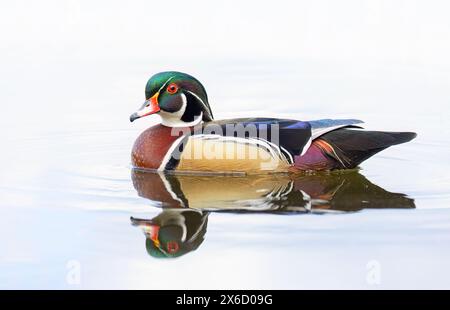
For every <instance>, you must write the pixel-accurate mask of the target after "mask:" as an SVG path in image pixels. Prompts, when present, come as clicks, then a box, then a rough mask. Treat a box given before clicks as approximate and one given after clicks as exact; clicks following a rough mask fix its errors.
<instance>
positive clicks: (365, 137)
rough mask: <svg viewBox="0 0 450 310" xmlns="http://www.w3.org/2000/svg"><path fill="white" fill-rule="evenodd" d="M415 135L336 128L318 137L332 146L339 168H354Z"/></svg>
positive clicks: (412, 133) (333, 155) (411, 133)
mask: <svg viewBox="0 0 450 310" xmlns="http://www.w3.org/2000/svg"><path fill="white" fill-rule="evenodd" d="M416 136H417V134H416V133H414V132H387V131H365V130H357V129H348V128H343V129H338V130H334V131H331V132H329V133H326V134H325V135H323V136H321V137H320V139H322V140H325V141H326V142H328V144H330V145H331V146H332V147H333V151H334V152H333V154H327V155H329V156H331V157H333V158H334V159H336V160H337V161H338V162H339V163H340V165H341V166H342V167H341V168H347V169H348V168H354V167H356V166H358V165H359V164H360V163H362V162H363V161H365V160H366V159H368V158H369V157H371V156H373V155H374V154H376V153H378V152H380V151H382V150H384V149H386V148H388V147H390V146H392V145H396V144H401V143H405V142H408V141H411V140H412V139H414V138H415V137H416Z"/></svg>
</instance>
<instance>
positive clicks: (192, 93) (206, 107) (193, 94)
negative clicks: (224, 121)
mask: <svg viewBox="0 0 450 310" xmlns="http://www.w3.org/2000/svg"><path fill="white" fill-rule="evenodd" d="M186 91H187V92H188V93H190V94H191V95H192V96H194V97H195V98H197V99H198V101H200V102H201V103H202V105H203V107H204V108H205V110H206V111H208V112H209V114H211V111H210V109H209V108H208V106H207V105H206V104H205V103H204V102H203V100H202V98H200V97H199V96H198V95H197V94H196V93H194V92H191V91H190V90H186ZM210 116H212V115H210Z"/></svg>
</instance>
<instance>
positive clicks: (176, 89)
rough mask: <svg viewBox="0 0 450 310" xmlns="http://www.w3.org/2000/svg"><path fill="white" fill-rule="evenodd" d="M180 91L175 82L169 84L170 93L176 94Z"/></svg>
mask: <svg viewBox="0 0 450 310" xmlns="http://www.w3.org/2000/svg"><path fill="white" fill-rule="evenodd" d="M177 91H178V86H177V84H175V83H171V84H169V86H167V92H168V93H169V94H175V93H176V92H177Z"/></svg>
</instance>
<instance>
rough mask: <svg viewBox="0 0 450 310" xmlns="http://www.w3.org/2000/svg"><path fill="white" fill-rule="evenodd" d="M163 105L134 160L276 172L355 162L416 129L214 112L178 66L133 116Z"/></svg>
mask: <svg viewBox="0 0 450 310" xmlns="http://www.w3.org/2000/svg"><path fill="white" fill-rule="evenodd" d="M154 113H158V114H160V115H161V117H162V123H161V124H158V125H155V126H152V127H150V128H148V129H146V130H145V131H144V132H142V133H141V135H140V136H139V137H138V138H137V140H136V142H135V143H134V146H133V149H132V154H131V160H132V165H133V166H134V167H135V168H140V169H146V170H157V171H181V172H185V173H186V172H192V173H244V174H251V173H271V172H295V171H302V170H333V169H351V168H354V167H356V166H357V165H359V164H360V163H361V162H362V161H364V160H365V159H367V158H369V157H371V156H372V155H374V154H376V153H378V152H379V151H381V150H383V149H385V148H387V147H389V146H391V145H395V144H400V143H404V142H407V141H409V140H411V139H413V138H414V137H415V136H416V134H415V133H411V132H382V131H366V130H362V129H361V127H359V126H360V124H361V123H363V122H362V121H360V120H356V119H341V120H335V119H324V120H314V121H300V120H292V119H276V118H239V119H226V120H214V119H213V116H212V112H211V108H210V107H209V103H208V99H207V96H206V91H205V90H204V88H203V86H202V85H201V84H200V82H198V80H196V79H195V78H193V77H191V76H189V75H187V74H184V73H180V72H163V73H159V74H157V75H155V76H153V77H152V78H151V79H150V80H149V82H148V83H147V87H146V101H145V103H144V104H143V106H142V107H141V109H140V110H139V111H138V112H136V113H134V114H133V115H132V116H131V117H130V120H131V121H134V120H135V119H137V118H140V117H143V116H147V115H150V114H154Z"/></svg>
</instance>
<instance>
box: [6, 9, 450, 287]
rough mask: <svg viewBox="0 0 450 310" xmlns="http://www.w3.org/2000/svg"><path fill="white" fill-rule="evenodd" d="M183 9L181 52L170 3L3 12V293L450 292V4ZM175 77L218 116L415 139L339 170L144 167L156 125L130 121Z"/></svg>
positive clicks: (151, 120) (150, 120) (151, 119)
mask: <svg viewBox="0 0 450 310" xmlns="http://www.w3.org/2000/svg"><path fill="white" fill-rule="evenodd" d="M175 2H176V4H173V5H174V6H175V5H178V6H181V7H182V8H184V9H179V10H174V11H176V12H173V14H175V15H173V16H170V21H171V25H172V26H173V27H174V33H177V34H178V39H177V40H174V39H173V38H172V37H171V36H170V35H169V34H170V33H169V34H167V33H160V31H161V28H160V27H154V25H157V24H158V23H164V24H166V23H167V20H169V18H168V16H166V15H164V13H162V12H167V7H166V4H165V3H162V2H159V3H155V2H149V1H136V2H133V3H134V4H130V5H129V6H127V7H124V6H123V5H120V4H118V3H116V4H111V2H108V3H103V4H101V3H100V2H99V3H96V4H93V3H92V2H89V1H85V2H83V1H81V2H78V1H64V2H63V1H54V2H51V1H43V2H39V4H37V3H36V4H31V1H30V2H29V3H27V4H26V3H25V2H20V1H17V2H14V4H13V3H12V2H11V4H7V3H6V2H5V4H2V9H1V10H0V15H1V17H2V18H1V19H0V20H1V23H2V27H0V32H1V34H2V41H1V42H0V44H1V45H2V46H1V49H0V56H1V57H0V64H1V67H2V70H1V72H0V75H1V76H0V87H1V92H0V102H1V103H0V105H1V109H2V112H1V113H0V139H1V140H0V141H2V143H1V148H0V149H1V151H0V162H1V163H2V168H1V172H0V245H1V248H2V250H1V252H0V288H61V289H79V288H148V289H155V288H158V289H163V288H165V289H170V288H173V289H199V288H209V289H214V288H217V289H245V288H249V289H250V288H252V289H262V288H266V289H270V288H277V289H281V288H298V289H313V288H361V289H378V288H447V289H448V288H450V264H449V261H450V161H449V158H450V126H449V124H448V117H449V115H450V114H449V112H450V109H449V98H450V64H449V62H448V54H449V51H450V45H449V44H448V42H450V40H449V38H448V34H449V33H450V32H449V29H450V23H449V20H448V16H447V15H448V14H446V12H448V8H445V6H446V5H444V4H442V5H443V6H444V8H443V7H440V5H437V4H431V3H427V2H424V1H422V2H420V3H419V2H415V1H408V2H404V1H389V3H387V2H386V3H384V2H383V3H384V4H383V3H382V2H380V3H379V4H376V5H375V4H374V3H376V2H375V1H347V2H348V3H347V4H348V5H342V3H341V2H340V3H339V4H337V3H335V2H334V1H328V2H327V1H302V2H301V4H299V7H298V8H297V9H292V10H288V11H287V10H286V7H291V5H292V2H290V3H289V4H287V3H284V2H283V1H281V2H283V3H281V2H280V4H279V6H277V7H276V8H275V7H270V6H269V5H262V4H261V3H260V2H258V4H257V5H258V10H254V7H255V4H251V3H250V4H245V5H244V4H241V3H239V6H240V10H239V11H236V10H235V5H236V4H234V5H233V4H225V2H224V4H222V5H221V6H220V7H217V5H216V4H214V5H211V4H208V3H209V2H207V1H205V2H204V3H203V4H202V5H203V7H202V8H201V9H199V8H195V6H193V4H189V5H186V4H185V2H183V1H178V2H177V1H175ZM246 3H247V2H246ZM277 3H278V2H277ZM299 3H300V2H299ZM191 6H192V7H191ZM447 6H448V5H447ZM106 7H107V9H105V8H106ZM155 7H156V8H155ZM349 7H351V9H349ZM205 8H206V9H209V14H206V15H203V13H202V12H205ZM155 10H156V11H158V12H161V14H160V15H159V14H151V12H154V11H155ZM185 10H191V11H190V13H189V14H186V15H179V14H185ZM149 12H150V13H149ZM177 12H178V13H177ZM256 12H257V13H258V14H256ZM399 12H401V14H400V15H399ZM176 14H178V15H176ZM149 16H152V19H150V18H149ZM186 16H189V17H190V19H189V21H187V20H186ZM230 16H234V17H233V18H230ZM199 21H205V22H206V23H207V24H208V27H205V26H204V25H203V24H199ZM269 21H270V22H269ZM249 38H251V39H249ZM293 38H295V39H293ZM268 42H271V44H268ZM180 47H182V50H181V51H180ZM163 70H179V71H185V72H188V73H191V74H193V75H194V76H196V77H198V78H199V79H200V80H201V81H202V82H203V83H204V85H205V87H206V89H207V91H208V95H209V98H210V103H211V106H212V109H213V111H214V114H215V117H216V118H218V119H219V118H226V117H244V116H270V117H289V118H297V119H301V120H309V119H319V118H333V117H334V118H358V119H362V120H365V121H366V122H367V123H366V124H365V127H366V128H369V129H374V130H392V131H415V132H417V133H418V137H417V139H415V140H413V141H412V142H410V143H408V144H405V145H400V146H396V147H392V148H391V149H389V150H386V151H383V152H382V153H379V154H377V155H376V156H374V157H373V158H371V159H369V160H368V161H367V162H365V163H363V164H362V166H361V167H360V169H359V170H355V171H347V172H336V173H331V174H316V175H298V176H295V177H294V176H288V175H277V176H252V177H243V176H177V175H171V176H163V175H157V174H153V175H152V174H145V173H142V172H139V171H132V169H131V167H130V150H131V146H132V144H133V142H134V140H135V138H136V137H137V136H138V135H139V133H140V132H141V131H142V130H144V129H145V128H147V127H148V126H150V125H152V124H155V123H156V122H157V121H159V118H158V117H157V116H154V117H149V118H147V119H143V120H139V121H137V122H135V123H133V124H130V123H129V121H128V117H129V115H130V114H131V113H132V112H134V111H135V109H136V108H137V107H138V106H139V105H140V103H141V102H142V100H143V99H144V98H143V95H144V85H145V82H146V81H147V79H148V77H149V76H150V75H152V74H153V73H156V72H158V71H163ZM168 185H169V187H168ZM168 189H170V190H168ZM180 207H183V208H180ZM156 235H158V237H159V239H160V243H159V248H161V249H162V250H160V249H159V248H158V246H155V243H154V242H153V241H152V239H155V236H156Z"/></svg>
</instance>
